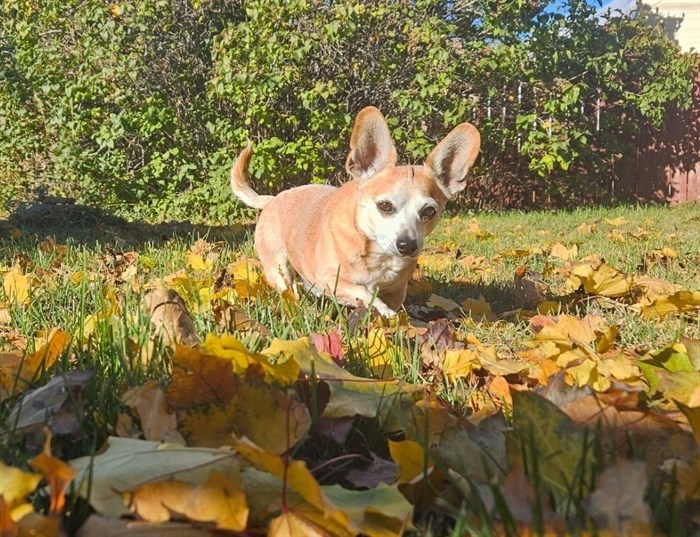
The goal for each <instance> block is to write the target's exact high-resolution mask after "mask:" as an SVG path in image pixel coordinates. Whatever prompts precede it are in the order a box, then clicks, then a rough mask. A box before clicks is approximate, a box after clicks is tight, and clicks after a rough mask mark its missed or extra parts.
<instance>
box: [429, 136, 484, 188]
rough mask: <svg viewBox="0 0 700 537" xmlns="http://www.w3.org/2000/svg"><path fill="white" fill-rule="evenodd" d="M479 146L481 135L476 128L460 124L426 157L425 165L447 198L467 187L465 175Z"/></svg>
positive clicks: (474, 158)
mask: <svg viewBox="0 0 700 537" xmlns="http://www.w3.org/2000/svg"><path fill="white" fill-rule="evenodd" d="M480 146H481V135H480V134H479V131H478V130H476V127H475V126H474V125H472V124H471V123H462V124H461V125H457V126H456V127H455V128H454V129H453V130H452V132H450V134H448V135H447V136H446V137H445V138H444V139H443V140H442V141H441V142H440V143H439V144H438V145H437V146H436V147H435V149H433V150H432V152H431V153H430V155H428V159H427V160H426V161H425V165H426V166H427V167H428V168H430V170H431V171H432V172H433V173H434V174H435V176H436V177H437V180H438V182H439V183H440V186H442V189H443V190H444V191H445V193H446V194H447V195H448V196H450V197H451V196H454V195H455V194H457V192H461V191H462V190H464V187H466V186H467V182H466V178H467V173H468V172H469V169H470V168H471V167H472V166H473V164H474V161H475V160H476V157H477V155H478V154H479V147H480Z"/></svg>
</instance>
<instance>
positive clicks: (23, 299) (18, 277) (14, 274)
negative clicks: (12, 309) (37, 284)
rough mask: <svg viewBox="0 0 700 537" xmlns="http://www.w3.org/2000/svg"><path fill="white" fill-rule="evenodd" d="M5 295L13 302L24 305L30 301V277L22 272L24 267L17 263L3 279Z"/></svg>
mask: <svg viewBox="0 0 700 537" xmlns="http://www.w3.org/2000/svg"><path fill="white" fill-rule="evenodd" d="M3 289H4V290H5V296H6V297H7V298H8V300H9V301H10V303H11V304H16V305H19V306H24V305H26V304H27V303H28V302H29V296H30V289H31V283H30V279H29V278H28V277H27V276H25V275H24V274H23V273H22V268H21V267H20V266H19V265H15V266H14V267H13V268H12V270H10V271H9V272H8V273H7V274H5V277H4V279H3Z"/></svg>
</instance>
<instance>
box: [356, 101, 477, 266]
mask: <svg viewBox="0 0 700 537" xmlns="http://www.w3.org/2000/svg"><path fill="white" fill-rule="evenodd" d="M480 142H481V139H480V136H479V131H478V130H476V128H475V127H474V126H473V125H471V124H469V123H462V124H461V125H458V126H457V127H455V128H454V129H453V130H452V132H450V133H449V134H448V135H447V136H446V137H445V138H444V139H443V140H442V141H441V142H440V143H439V144H438V145H437V146H436V147H435V149H433V151H432V152H431V153H430V155H429V156H428V158H427V159H426V161H425V165H424V166H400V167H396V149H395V148H394V142H393V141H392V139H391V133H390V132H389V127H388V126H387V124H386V121H385V119H384V116H383V115H382V114H381V112H379V110H377V109H376V108H373V107H368V108H365V109H364V110H362V111H361V112H360V113H359V114H358V116H357V119H356V120H355V126H354V127H353V131H352V136H351V138H350V154H349V155H348V159H347V162H346V164H345V167H346V169H347V171H348V173H350V175H352V177H353V178H354V179H355V181H356V182H357V184H358V200H357V213H356V220H357V225H358V227H359V228H360V230H361V231H362V232H363V233H364V234H365V235H366V236H367V238H368V239H369V240H370V241H371V242H372V243H374V244H375V245H376V246H377V247H378V249H379V251H380V252H381V253H383V254H385V255H390V256H398V257H406V258H412V257H417V256H418V254H419V253H420V251H421V249H422V248H423V240H424V239H425V237H426V236H427V235H428V234H429V233H430V232H431V231H433V229H434V228H435V225H436V224H437V221H438V220H439V218H440V214H441V213H442V210H443V209H444V208H445V203H447V200H448V198H450V197H451V196H453V195H454V194H456V193H457V192H460V191H461V190H463V189H464V187H465V186H466V181H465V180H466V176H467V172H468V171H469V169H470V168H471V166H472V165H473V164H474V161H475V160H476V157H477V155H478V153H479V146H480Z"/></svg>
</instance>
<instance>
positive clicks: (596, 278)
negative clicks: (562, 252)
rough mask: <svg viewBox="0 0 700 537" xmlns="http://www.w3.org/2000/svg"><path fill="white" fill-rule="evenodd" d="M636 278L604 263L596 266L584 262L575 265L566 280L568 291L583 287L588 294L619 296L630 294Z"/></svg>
mask: <svg viewBox="0 0 700 537" xmlns="http://www.w3.org/2000/svg"><path fill="white" fill-rule="evenodd" d="M633 285H634V278H633V277H632V276H628V275H625V274H623V273H622V272H620V271H619V270H617V269H615V268H613V267H611V266H610V265H607V264H605V263H602V264H600V265H598V266H595V265H593V264H590V263H582V264H579V265H577V266H575V267H574V268H573V269H572V271H571V275H570V276H569V279H568V280H567V281H566V291H567V292H568V293H573V292H575V291H578V290H579V289H580V288H581V287H582V288H583V290H584V292H585V293H586V294H588V295H595V296H605V297H611V298H618V297H622V296H625V295H627V294H629V292H630V291H631V290H632V288H633Z"/></svg>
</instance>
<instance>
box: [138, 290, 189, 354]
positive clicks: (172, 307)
mask: <svg viewBox="0 0 700 537" xmlns="http://www.w3.org/2000/svg"><path fill="white" fill-rule="evenodd" d="M143 303H144V306H145V308H146V309H147V310H148V312H149V315H150V317H151V323H152V324H153V326H154V328H155V333H156V334H157V335H158V336H159V337H161V338H162V340H163V343H164V344H166V345H174V344H176V343H179V344H181V345H187V346H190V347H191V346H194V345H196V344H197V343H199V336H198V335H197V331H196V329H195V327H194V323H193V322H192V318H191V317H190V314H189V312H188V311H187V307H186V306H185V303H184V302H183V300H182V298H181V297H180V295H179V294H177V292H175V291H174V290H172V289H162V288H158V289H153V290H152V291H149V292H148V293H147V294H146V295H145V296H144V297H143Z"/></svg>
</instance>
